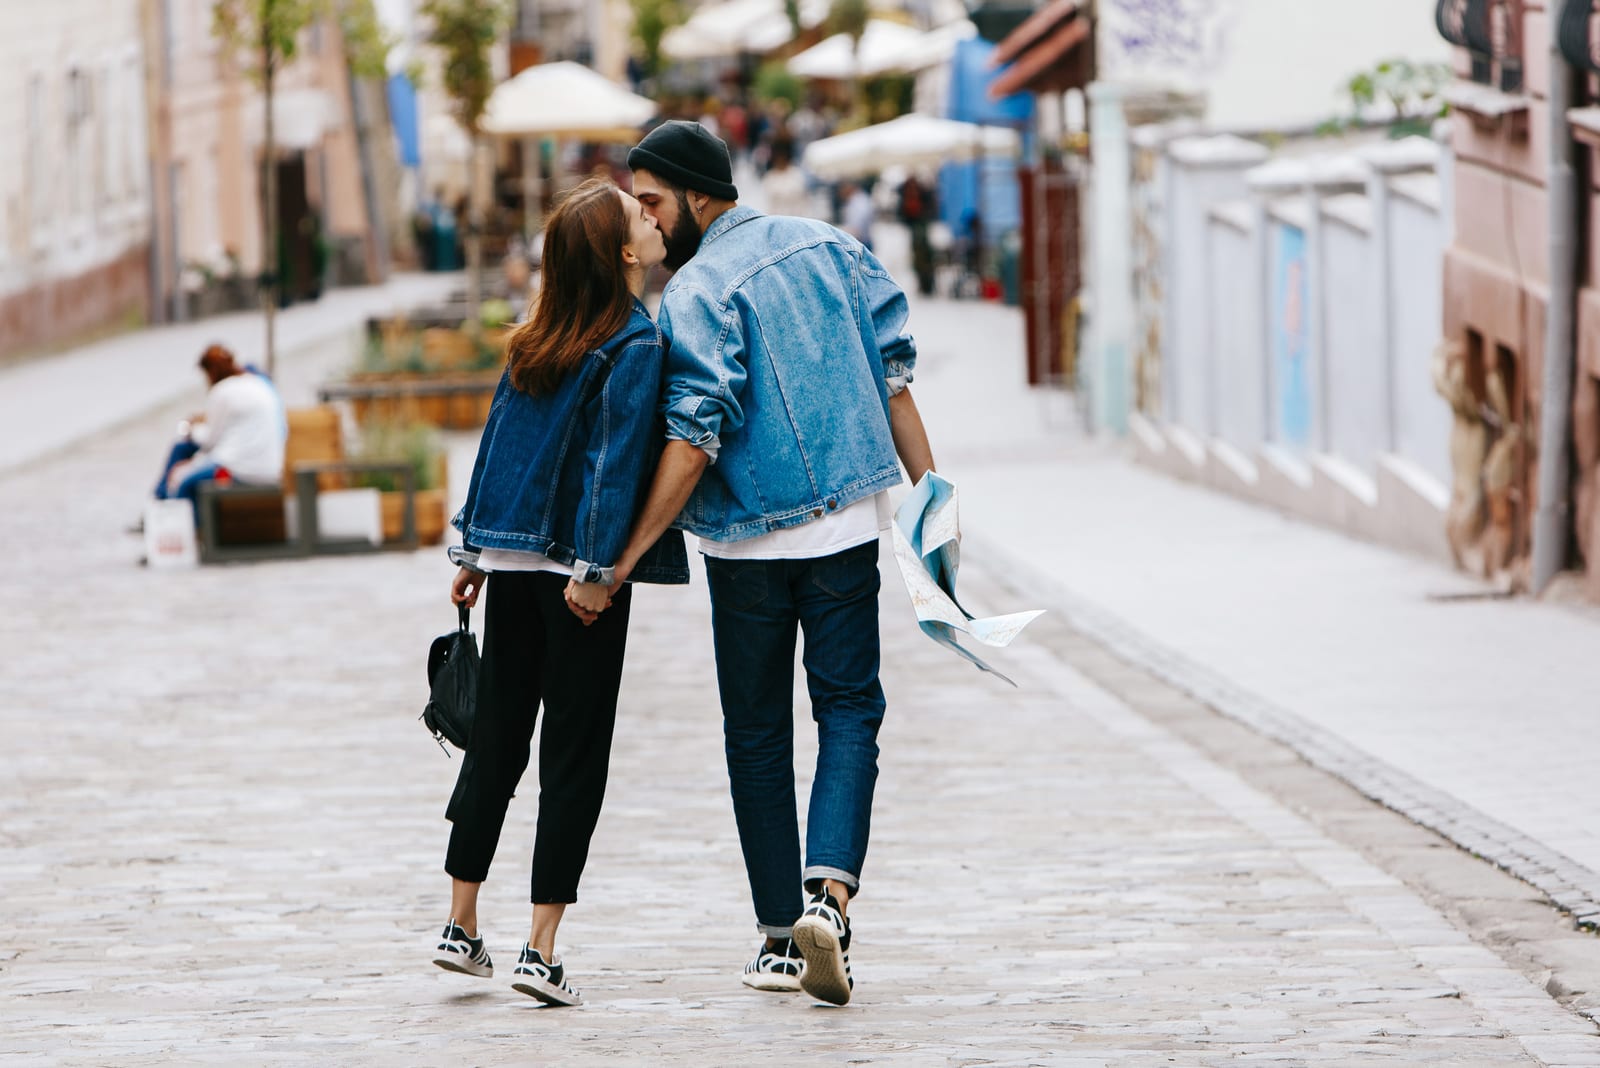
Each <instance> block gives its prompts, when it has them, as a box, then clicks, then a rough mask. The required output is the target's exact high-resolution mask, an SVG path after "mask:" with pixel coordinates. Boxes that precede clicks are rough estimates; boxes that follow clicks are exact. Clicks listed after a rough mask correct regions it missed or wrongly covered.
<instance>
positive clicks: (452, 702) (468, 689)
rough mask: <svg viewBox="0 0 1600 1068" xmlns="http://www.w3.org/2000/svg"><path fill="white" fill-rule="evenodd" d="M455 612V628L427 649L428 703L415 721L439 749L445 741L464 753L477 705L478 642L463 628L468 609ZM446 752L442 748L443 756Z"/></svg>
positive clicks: (466, 619)
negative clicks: (421, 725)
mask: <svg viewBox="0 0 1600 1068" xmlns="http://www.w3.org/2000/svg"><path fill="white" fill-rule="evenodd" d="M456 610H457V612H458V613H459V615H460V623H459V625H458V626H457V627H456V629H455V630H453V631H451V632H450V633H449V634H445V635H441V636H440V637H437V638H435V639H434V640H433V645H431V646H430V647H429V648H428V691H429V692H428V703H427V704H426V705H425V706H423V709H422V715H421V716H420V717H419V718H420V719H421V720H422V722H423V725H424V726H426V727H427V728H428V730H429V731H431V732H433V740H434V741H436V742H438V743H439V748H440V749H444V743H445V742H449V743H450V744H451V745H453V746H455V747H456V748H457V749H460V750H462V751H465V750H466V748H467V742H468V741H470V740H471V739H472V717H473V711H474V709H475V708H476V707H477V703H478V639H477V638H475V637H473V636H472V631H471V630H469V629H467V624H468V621H469V618H470V616H471V610H470V609H468V608H467V606H466V605H464V604H463V605H457V606H456ZM449 753H450V751H449V750H448V749H445V755H447V756H448V755H449Z"/></svg>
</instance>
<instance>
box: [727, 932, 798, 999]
mask: <svg viewBox="0 0 1600 1068" xmlns="http://www.w3.org/2000/svg"><path fill="white" fill-rule="evenodd" d="M805 966H806V960H805V958H804V957H802V956H801V955H800V950H798V949H796V948H795V944H794V939H792V938H785V939H784V940H783V941H782V942H779V943H778V944H777V945H776V946H773V947H771V948H768V946H767V944H766V943H765V942H763V943H762V944H761V948H760V949H759V950H757V951H756V959H755V960H753V961H751V962H750V963H749V964H746V965H745V966H744V978H743V979H742V980H741V981H742V982H743V983H744V985H745V986H748V987H754V988H755V989H757V990H799V989H800V973H801V971H803V970H804V969H805Z"/></svg>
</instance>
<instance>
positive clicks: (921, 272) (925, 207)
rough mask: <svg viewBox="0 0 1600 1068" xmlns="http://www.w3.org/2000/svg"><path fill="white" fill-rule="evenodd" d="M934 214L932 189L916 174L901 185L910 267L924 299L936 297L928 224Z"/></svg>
mask: <svg viewBox="0 0 1600 1068" xmlns="http://www.w3.org/2000/svg"><path fill="white" fill-rule="evenodd" d="M935 215H936V210H935V208H934V203H933V190H932V189H931V188H930V187H929V186H927V185H925V184H923V182H922V180H921V179H920V178H918V177H917V175H916V172H915V171H913V172H912V173H911V174H909V175H907V176H906V180H905V181H904V182H902V183H901V184H900V221H901V222H902V223H904V224H905V225H906V229H908V230H909V231H910V232H911V268H912V270H913V271H914V272H915V273H916V276H917V292H919V293H921V294H922V295H923V296H925V297H927V296H932V295H933V282H934V277H933V244H932V242H931V241H930V240H929V238H928V225H929V223H931V222H932V221H933V219H934V217H935Z"/></svg>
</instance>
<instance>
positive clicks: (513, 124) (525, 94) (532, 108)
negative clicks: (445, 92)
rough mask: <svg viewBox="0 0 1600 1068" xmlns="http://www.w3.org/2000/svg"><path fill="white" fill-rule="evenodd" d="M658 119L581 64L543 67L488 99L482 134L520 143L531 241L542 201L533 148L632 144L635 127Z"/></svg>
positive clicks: (640, 100) (650, 106)
mask: <svg viewBox="0 0 1600 1068" xmlns="http://www.w3.org/2000/svg"><path fill="white" fill-rule="evenodd" d="M655 113H656V105H655V101H653V100H647V99H645V98H644V97H642V96H639V95H638V94H636V93H630V92H629V91H628V90H626V89H624V88H623V87H622V86H620V85H618V84H617V83H615V82H613V81H611V80H610V79H609V78H607V77H605V76H604V75H602V74H597V73H595V72H594V71H592V70H590V69H589V68H588V67H585V66H583V65H582V64H580V63H568V62H561V63H541V64H539V65H538V66H534V67H529V68H528V69H527V70H525V71H523V72H522V73H521V74H518V75H517V76H516V77H515V78H512V79H510V80H509V81H505V82H501V83H500V85H498V86H497V87H496V88H495V91H494V92H493V93H492V94H490V96H489V104H488V107H487V108H486V109H485V111H484V116H483V130H484V132H485V133H488V134H493V135H495V136H497V137H516V138H521V139H522V191H523V198H524V199H523V202H524V203H525V204H526V205H528V206H529V210H527V211H526V212H525V213H524V215H525V219H524V229H525V231H526V233H527V237H528V240H529V241H532V240H533V235H534V232H535V227H536V226H537V219H536V218H535V211H534V210H533V208H534V206H536V205H538V204H539V203H540V201H541V193H540V188H539V166H538V159H537V153H536V152H535V151H534V146H535V144H536V142H537V141H538V140H540V139H542V138H546V137H554V138H574V139H577V140H581V141H622V142H631V141H635V140H637V139H638V137H639V127H640V125H642V124H643V123H644V122H645V121H646V120H648V119H649V118H650V116H652V115H654V114H655Z"/></svg>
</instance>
